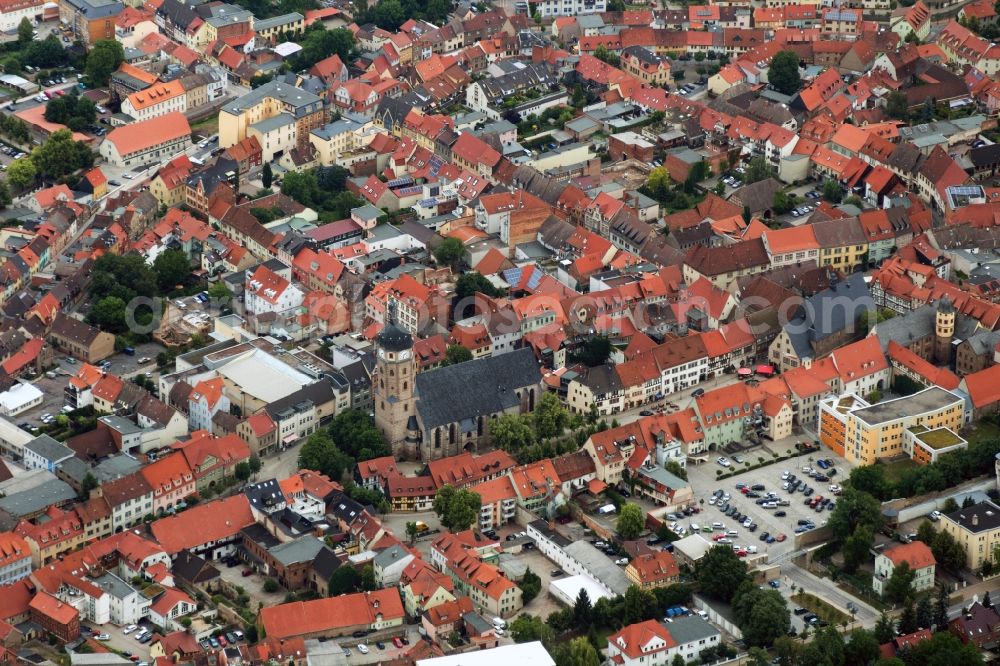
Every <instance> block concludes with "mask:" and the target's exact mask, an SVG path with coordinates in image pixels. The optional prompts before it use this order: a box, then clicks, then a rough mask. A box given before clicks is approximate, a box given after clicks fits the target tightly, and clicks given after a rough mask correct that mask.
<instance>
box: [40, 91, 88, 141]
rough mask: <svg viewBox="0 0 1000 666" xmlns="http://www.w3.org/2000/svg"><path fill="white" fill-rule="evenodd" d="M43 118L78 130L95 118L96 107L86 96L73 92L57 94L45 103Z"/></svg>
mask: <svg viewBox="0 0 1000 666" xmlns="http://www.w3.org/2000/svg"><path fill="white" fill-rule="evenodd" d="M45 119H46V120H48V121H49V122H50V123H59V124H60V125H66V126H67V127H69V128H70V129H71V130H73V131H75V132H79V131H82V130H83V129H85V128H86V127H87V126H88V125H93V124H94V122H95V121H96V120H97V107H96V106H95V105H94V103H93V102H91V101H90V100H89V99H88V98H86V97H80V96H79V95H77V94H76V93H75V92H73V93H70V94H69V95H62V96H59V95H57V96H55V97H53V98H52V99H50V100H49V102H48V104H46V105H45Z"/></svg>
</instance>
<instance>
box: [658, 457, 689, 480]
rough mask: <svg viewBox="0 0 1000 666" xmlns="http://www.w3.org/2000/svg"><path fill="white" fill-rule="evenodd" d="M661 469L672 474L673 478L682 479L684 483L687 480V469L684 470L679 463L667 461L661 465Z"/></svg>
mask: <svg viewBox="0 0 1000 666" xmlns="http://www.w3.org/2000/svg"><path fill="white" fill-rule="evenodd" d="M663 467H664V468H665V469H666V470H667V471H668V472H670V473H671V474H673V475H674V476H676V477H677V478H678V479H682V480H684V481H687V478H688V473H687V469H686V468H684V467H681V464H680V463H679V462H677V461H676V460H668V461H667V462H666V463H665V464H664V465H663Z"/></svg>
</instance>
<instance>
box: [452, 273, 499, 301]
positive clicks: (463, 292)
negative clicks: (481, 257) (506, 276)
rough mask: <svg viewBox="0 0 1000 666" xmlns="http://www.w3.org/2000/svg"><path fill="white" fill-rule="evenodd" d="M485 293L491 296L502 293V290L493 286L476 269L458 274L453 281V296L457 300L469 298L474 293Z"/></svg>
mask: <svg viewBox="0 0 1000 666" xmlns="http://www.w3.org/2000/svg"><path fill="white" fill-rule="evenodd" d="M477 293H478V294H486V295H487V296H491V297H494V298H496V297H498V296H503V295H504V293H505V292H504V290H503V289H500V288H499V287H495V286H493V283H492V282H490V281H489V280H488V279H486V277H484V276H483V275H481V274H480V273H477V272H476V271H468V272H466V273H462V274H461V275H459V276H458V280H456V281H455V297H456V298H458V299H459V300H461V299H464V298H470V297H471V296H473V295H474V294H477Z"/></svg>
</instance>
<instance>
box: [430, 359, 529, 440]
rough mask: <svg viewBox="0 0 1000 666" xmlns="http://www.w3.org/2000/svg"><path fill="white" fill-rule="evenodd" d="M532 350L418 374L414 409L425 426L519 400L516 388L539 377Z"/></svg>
mask: <svg viewBox="0 0 1000 666" xmlns="http://www.w3.org/2000/svg"><path fill="white" fill-rule="evenodd" d="M541 378H542V377H541V373H540V372H539V370H538V362H537V361H536V360H535V354H534V352H533V351H532V350H531V349H529V348H527V347H525V348H523V349H518V350H516V351H513V352H511V353H509V354H501V355H500V356H491V357H488V358H481V359H476V360H473V361H466V362H464V363H458V364H456V365H448V366H445V367H443V368H438V369H436V370H431V371H429V372H422V373H420V374H419V375H417V378H416V389H417V412H418V413H419V414H420V420H421V422H422V423H423V427H424V428H425V429H430V428H436V427H438V426H442V425H448V424H450V423H455V422H462V421H466V420H474V419H475V418H476V417H478V416H480V415H484V416H485V415H489V414H495V413H497V412H502V411H505V410H508V409H513V408H514V407H517V406H518V405H519V404H520V400H519V399H518V397H517V395H516V394H515V391H516V390H517V389H521V388H524V387H526V386H532V385H534V384H538V383H539V382H540V381H541Z"/></svg>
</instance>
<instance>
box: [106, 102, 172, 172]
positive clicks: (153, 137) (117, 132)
mask: <svg viewBox="0 0 1000 666" xmlns="http://www.w3.org/2000/svg"><path fill="white" fill-rule="evenodd" d="M190 144H191V126H190V125H189V124H188V121H187V118H186V117H185V116H184V114H183V113H179V112H174V113H168V114H166V115H163V116H158V117H156V118H152V119H151V120H146V121H144V122H137V123H130V124H128V125H125V126H123V127H117V128H115V129H113V130H111V131H110V132H108V135H107V137H105V139H104V143H102V144H101V147H100V153H101V156H102V157H104V159H106V160H107V161H108V162H110V163H111V164H113V165H115V166H119V167H137V166H146V165H149V164H153V163H158V162H163V161H165V160H167V159H168V158H172V157H175V156H176V155H177V154H178V153H180V152H182V151H183V150H184V149H185V148H187V147H188V146H189V145H190Z"/></svg>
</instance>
